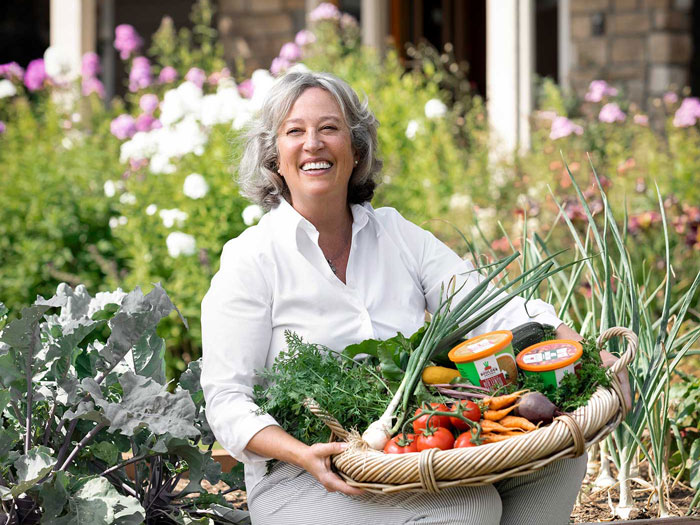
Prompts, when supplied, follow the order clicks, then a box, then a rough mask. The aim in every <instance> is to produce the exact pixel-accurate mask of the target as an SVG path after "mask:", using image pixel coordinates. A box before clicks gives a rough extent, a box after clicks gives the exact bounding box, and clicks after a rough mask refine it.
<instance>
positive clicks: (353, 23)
mask: <svg viewBox="0 0 700 525" xmlns="http://www.w3.org/2000/svg"><path fill="white" fill-rule="evenodd" d="M340 27H357V18H355V17H354V16H352V15H351V14H350V13H343V15H342V16H341V17H340Z"/></svg>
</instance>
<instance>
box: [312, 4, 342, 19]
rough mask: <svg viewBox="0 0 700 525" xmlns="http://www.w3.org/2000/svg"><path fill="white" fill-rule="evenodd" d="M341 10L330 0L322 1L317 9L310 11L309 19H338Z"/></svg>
mask: <svg viewBox="0 0 700 525" xmlns="http://www.w3.org/2000/svg"><path fill="white" fill-rule="evenodd" d="M338 19H340V11H339V10H338V8H337V7H336V6H334V5H333V4H331V3H328V2H322V3H320V4H319V5H318V7H317V8H316V9H314V10H313V11H311V13H309V20H311V21H312V22H318V21H319V20H338Z"/></svg>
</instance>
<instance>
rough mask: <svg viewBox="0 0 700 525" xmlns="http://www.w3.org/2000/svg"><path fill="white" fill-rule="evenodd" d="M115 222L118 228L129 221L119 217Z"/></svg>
mask: <svg viewBox="0 0 700 525" xmlns="http://www.w3.org/2000/svg"><path fill="white" fill-rule="evenodd" d="M117 222H118V224H119V226H124V225H125V224H126V223H127V222H129V219H127V218H126V217H124V216H123V215H120V216H119V218H118V219H117Z"/></svg>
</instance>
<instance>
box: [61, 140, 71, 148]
mask: <svg viewBox="0 0 700 525" xmlns="http://www.w3.org/2000/svg"><path fill="white" fill-rule="evenodd" d="M61 146H63V147H64V148H65V149H71V148H72V147H73V141H72V140H71V139H70V137H63V138H62V139H61Z"/></svg>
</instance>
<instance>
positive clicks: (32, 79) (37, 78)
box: [24, 58, 48, 91]
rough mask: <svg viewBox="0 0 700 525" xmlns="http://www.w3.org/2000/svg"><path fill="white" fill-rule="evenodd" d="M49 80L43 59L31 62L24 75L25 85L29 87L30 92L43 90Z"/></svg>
mask: <svg viewBox="0 0 700 525" xmlns="http://www.w3.org/2000/svg"><path fill="white" fill-rule="evenodd" d="M47 78H48V77H47V76H46V70H45V69H44V59H43V58H37V59H34V60H32V61H31V62H29V64H28V65H27V72H26V73H25V74H24V85H25V86H27V89H28V90H29V91H36V90H38V89H41V88H42V86H43V85H44V81H45V80H46V79H47Z"/></svg>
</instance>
